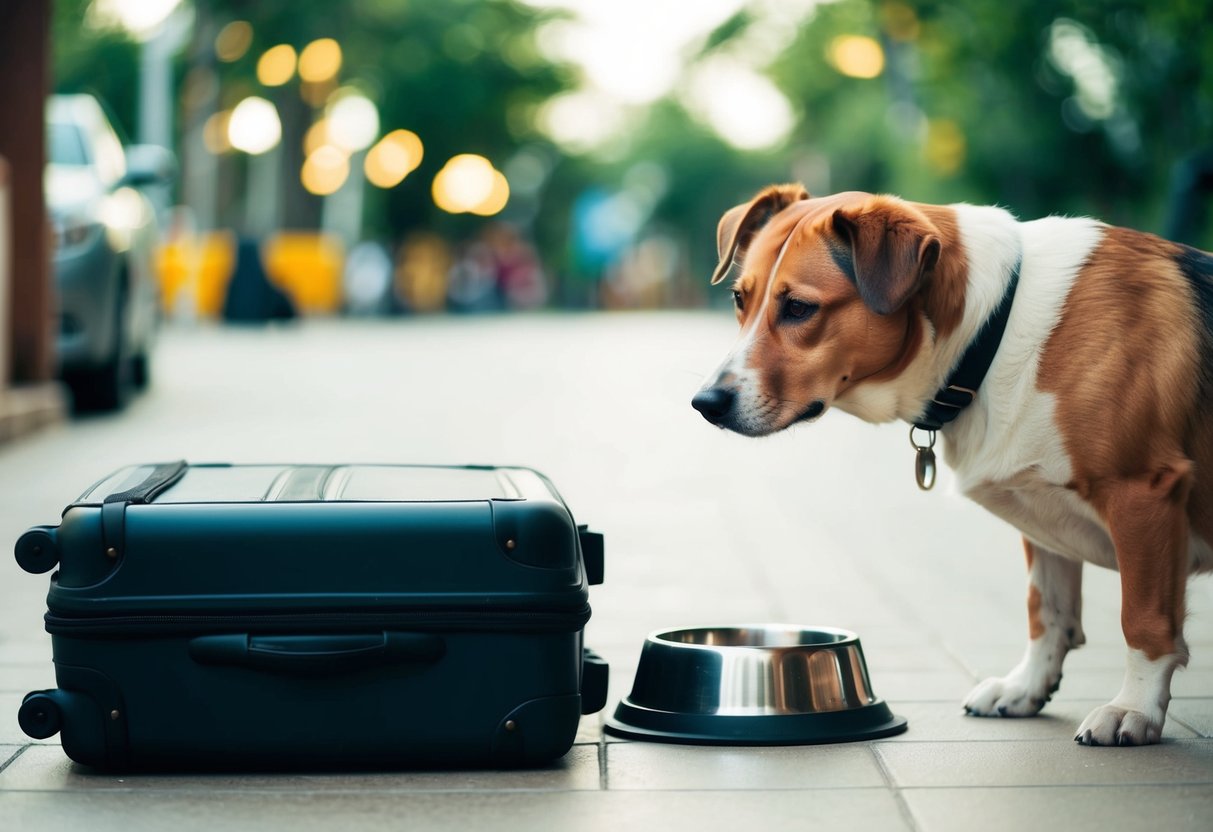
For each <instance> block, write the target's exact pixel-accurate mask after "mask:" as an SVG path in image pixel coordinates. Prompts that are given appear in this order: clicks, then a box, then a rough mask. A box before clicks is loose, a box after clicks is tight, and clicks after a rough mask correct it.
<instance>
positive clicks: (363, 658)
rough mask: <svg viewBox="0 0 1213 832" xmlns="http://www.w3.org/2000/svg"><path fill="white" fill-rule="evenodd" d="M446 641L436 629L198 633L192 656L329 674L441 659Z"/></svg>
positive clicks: (251, 666)
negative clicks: (253, 633) (425, 630)
mask: <svg viewBox="0 0 1213 832" xmlns="http://www.w3.org/2000/svg"><path fill="white" fill-rule="evenodd" d="M445 652H446V643H445V642H444V641H443V640H442V638H441V636H437V635H433V634H431V633H399V632H390V631H384V632H379V633H350V634H340V635H273V636H271V635H264V636H263V635H256V636H254V635H250V634H248V633H233V634H226V635H214V636H199V637H197V638H194V639H192V640H191V641H190V658H192V659H193V660H194V661H196V662H198V663H199V664H208V665H226V666H229V667H244V668H248V669H250V670H261V671H265V672H267V673H280V674H286V675H325V674H330V673H349V672H351V671H357V670H368V669H371V668H376V667H383V666H385V665H395V664H403V663H426V664H428V663H430V662H435V661H437V660H438V659H440V658H442V655H443V654H444V653H445Z"/></svg>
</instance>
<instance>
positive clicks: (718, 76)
mask: <svg viewBox="0 0 1213 832" xmlns="http://www.w3.org/2000/svg"><path fill="white" fill-rule="evenodd" d="M684 98H685V101H686V104H687V107H688V108H689V109H690V110H691V112H692V113H694V114H695V116H696V117H698V118H700V119H701V120H702V121H704V122H705V123H706V124H707V125H708V126H709V127H711V128H712V129H713V130H715V131H716V133H717V134H719V135H720V137H721V138H722V139H724V140H725V141H726V142H728V143H729V144H731V145H733V146H734V147H737V148H740V149H742V150H761V149H763V148H768V147H774V146H775V145H777V144H779V143H780V142H782V141H784V140H785V139H786V138H787V137H788V134H789V133H790V132H791V130H792V125H793V124H794V123H795V118H794V115H793V112H792V105H791V104H790V103H789V102H788V99H787V98H786V97H785V96H784V94H783V93H781V92H780V91H779V89H778V88H777V87H776V86H775V85H774V84H773V83H771V81H770V79H769V78H767V77H766V76H765V75H762V74H760V73H758V72H755V71H754V70H753V69H750V68H749V67H748V66H746V65H744V64H742V63H740V62H738V61H736V60H735V59H733V58H729V57H723V56H722V57H719V58H712V59H709V60H707V61H704V62H703V63H702V64H700V65H699V66H697V67H696V68H695V70H694V71H693V72H692V75H691V78H690V83H689V84H688V85H687V89H686V92H685V96H684Z"/></svg>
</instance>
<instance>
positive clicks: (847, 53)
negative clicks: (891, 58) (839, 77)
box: [829, 35, 884, 78]
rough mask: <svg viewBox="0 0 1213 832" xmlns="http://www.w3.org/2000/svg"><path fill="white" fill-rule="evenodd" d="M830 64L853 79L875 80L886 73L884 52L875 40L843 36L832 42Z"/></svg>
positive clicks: (863, 36) (865, 37) (857, 36)
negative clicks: (882, 73)
mask: <svg viewBox="0 0 1213 832" xmlns="http://www.w3.org/2000/svg"><path fill="white" fill-rule="evenodd" d="M829 58H830V63H831V64H833V65H834V68H835V69H837V70H838V71H839V72H841V73H842V74H843V75H849V76H850V77H852V78H875V77H876V76H877V75H879V74H880V73H881V72H883V71H884V50H883V49H882V48H881V47H880V44H879V43H878V42H877V41H876V39H875V38H870V37H867V36H865V35H841V36H839V37H836V38H834V40H832V41H830V48H829Z"/></svg>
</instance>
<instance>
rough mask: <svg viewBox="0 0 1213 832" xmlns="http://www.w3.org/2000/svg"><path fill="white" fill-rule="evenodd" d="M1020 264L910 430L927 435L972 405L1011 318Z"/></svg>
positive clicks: (1017, 261)
mask: <svg viewBox="0 0 1213 832" xmlns="http://www.w3.org/2000/svg"><path fill="white" fill-rule="evenodd" d="M1022 260H1023V258H1022V256H1020V257H1017V258H1016V259H1015V268H1014V269H1012V270H1011V279H1010V281H1008V282H1007V288H1006V291H1005V292H1003V295H1002V300H1001V301H999V302H998V306H997V308H995V310H994V311H993V312H991V313H990V317H988V318H986V322H985V323H984V324H983V325H982V327H981V331H980V332H979V333H978V334H977V337H976V338H975V339H973V342H972V343H971V344H969V346H968V349H966V350H965V351H964V355H962V356H961V357H960V363H959V364H957V365H956V369H954V370H953V371H952V374H951V375H950V376H948V380H947V382H946V383H945V384H944V386H943V387H940V388H939V389H938V390H937V391H935V397H934V398H933V399H932V400H931V401H930V402H929V403H928V404H927V406H926V408H925V409H924V410H923V412H922V415H920V416H919V417H918V418H917V419H916V420H915V421H914V427H916V428H920V429H922V430H929V431H936V430H939V429H940V428H942V427H943V426H944V425H946V424H947V423H948V422H950V421H952V420H953V419H955V418H956V417H957V416H959V415H960V414H961V411H963V410H964V409H965V408H966V407H968V406H969V405H970V404H972V403H973V399H974V397H976V396H977V390H978V388H979V387H981V383H982V381H984V380H985V377H986V373H987V372H988V371H989V369H990V364H992V363H993V362H994V355H995V353H997V352H998V345H999V344H1000V343H1002V334H1003V332H1005V331H1006V328H1007V319H1008V318H1010V317H1011V303H1012V302H1013V301H1014V300H1015V287H1016V286H1018V285H1019V266H1020V264H1021V263H1022Z"/></svg>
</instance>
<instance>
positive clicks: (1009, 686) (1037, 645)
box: [964, 538, 1084, 716]
mask: <svg viewBox="0 0 1213 832" xmlns="http://www.w3.org/2000/svg"><path fill="white" fill-rule="evenodd" d="M1023 543H1024V554H1025V555H1026V556H1027V559H1028V649H1027V651H1026V652H1025V653H1024V657H1023V659H1022V660H1020V662H1019V664H1017V665H1016V666H1015V667H1014V668H1013V669H1012V670H1011V672H1010V673H1008V674H1007V675H1006V676H998V677H992V678H989V679H986V680H985V681H984V682H982V683H981V684H980V685H978V686H977V687H976V688H974V689H973V692H972V693H970V694H969V697H968V699H966V700H965V703H964V708H965V713H968V714H972V715H973V716H1034V715H1035V714H1037V713H1038V712H1039V711H1040V709H1041V708H1043V707H1044V705H1045V703H1046V702H1048V701H1049V697H1050V696H1052V695H1053V691H1055V690H1057V686H1058V684H1060V682H1061V664H1062V661H1063V660H1064V659H1065V657H1066V653H1068V652H1069V651H1070V650H1071V649H1072V648H1074V647H1078V646H1079V645H1080V644H1082V643H1083V641H1084V638H1083V633H1082V620H1081V619H1082V563H1081V561H1073V560H1068V559H1066V558H1063V557H1062V556H1061V555H1057V554H1054V553H1053V552H1050V551H1049V550H1047V549H1045V548H1043V547H1041V546H1037V545H1036V544H1034V543H1032V542H1030V541H1029V540H1027V538H1025V539H1024V542H1023Z"/></svg>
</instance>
